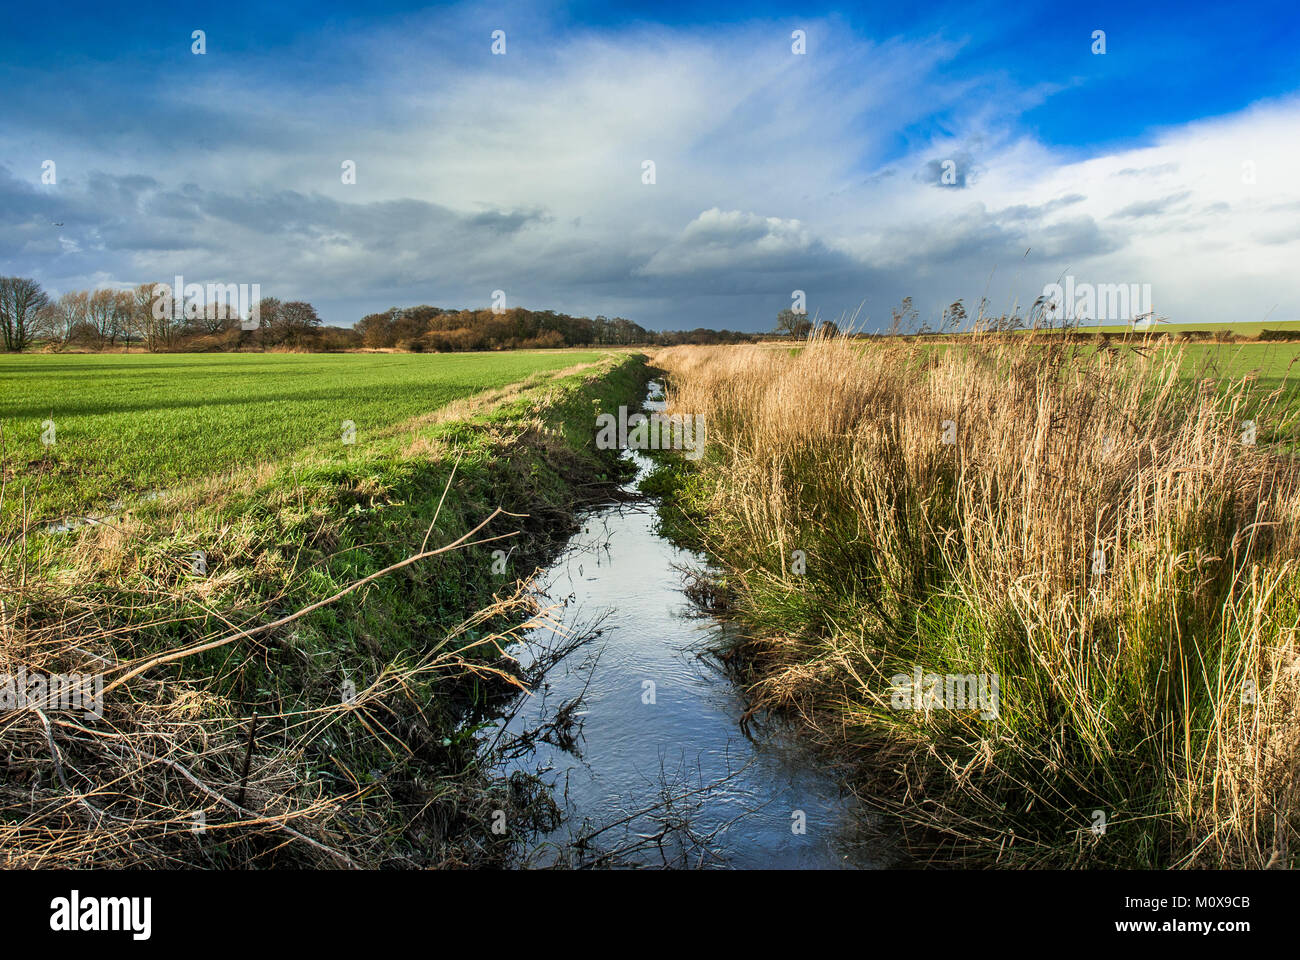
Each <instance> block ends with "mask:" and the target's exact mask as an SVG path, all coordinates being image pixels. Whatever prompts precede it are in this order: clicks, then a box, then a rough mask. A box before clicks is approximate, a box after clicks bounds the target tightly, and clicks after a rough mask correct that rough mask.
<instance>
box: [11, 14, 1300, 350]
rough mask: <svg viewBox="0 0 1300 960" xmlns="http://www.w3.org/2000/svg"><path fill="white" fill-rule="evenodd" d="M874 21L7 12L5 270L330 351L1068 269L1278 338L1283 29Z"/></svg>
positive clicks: (1241, 20) (827, 300)
mask: <svg viewBox="0 0 1300 960" xmlns="http://www.w3.org/2000/svg"><path fill="white" fill-rule="evenodd" d="M268 6H270V5H268ZM872 6H873V7H878V8H879V9H854V8H848V7H842V8H838V9H837V8H817V7H815V6H809V5H794V4H788V5H775V4H766V3H763V2H757V3H755V2H747V3H744V4H737V5H735V6H734V7H732V6H726V5H719V4H716V3H708V2H700V3H689V4H688V3H680V4H678V3H672V2H668V3H662V2H661V3H653V4H652V3H639V4H638V3H632V4H621V5H620V6H619V7H618V8H617V9H613V8H610V7H605V6H596V5H587V4H583V3H578V4H572V3H571V4H564V5H559V4H555V5H551V4H540V3H506V4H499V3H491V4H482V3H478V4H457V5H447V6H435V7H419V6H415V5H411V4H405V3H400V2H394V0H368V2H366V3H360V4H358V3H351V2H349V3H336V2H333V0H313V2H310V3H306V2H287V3H277V4H275V5H273V9H259V8H257V7H254V6H251V5H249V6H244V5H241V4H239V3H235V2H232V3H223V4H203V5H194V6H192V7H191V6H187V5H185V4H169V5H168V6H167V7H166V9H159V10H157V11H148V10H144V9H142V8H141V6H140V5H138V4H131V5H121V6H118V5H116V4H111V3H110V4H105V3H85V4H84V5H83V4H81V3H79V2H69V3H60V4H21V5H20V4H7V5H5V7H4V11H3V13H0V50H2V51H3V55H2V56H0V82H3V85H4V91H5V93H4V97H3V99H2V100H0V273H4V274H19V275H26V276H34V277H36V278H38V279H39V280H41V281H42V282H43V283H44V284H45V285H46V287H47V288H48V289H50V290H52V291H53V292H55V293H61V292H63V291H66V290H68V289H74V288H83V287H89V286H102V285H119V284H120V285H125V284H134V283H138V282H143V281H156V280H167V279H170V278H171V277H172V276H174V275H176V274H182V275H184V276H185V278H186V280H187V281H189V282H201V283H202V282H230V283H241V282H242V283H260V284H261V287H262V292H263V294H265V295H275V296H279V297H281V298H283V299H308V300H311V301H312V302H313V303H315V304H316V306H317V307H318V308H319V310H320V312H321V315H322V316H323V317H324V318H325V320H326V322H329V323H334V324H351V323H352V322H354V321H355V320H357V319H359V318H360V317H361V316H362V315H363V314H365V313H367V312H370V311H373V310H379V309H385V308H387V307H390V306H395V305H405V304H414V303H431V304H436V305H442V306H457V307H458V306H467V307H486V306H489V305H490V303H491V300H492V294H493V291H494V290H503V291H505V293H506V298H507V305H508V306H517V305H522V306H528V307H534V308H539V309H544V308H554V309H558V310H562V311H565V312H569V313H575V314H587V315H595V314H606V315H609V316H613V315H621V316H626V317H628V318H630V319H632V320H635V321H637V322H640V323H642V324H643V325H645V326H647V327H651V328H656V329H672V328H689V327H695V326H712V327H724V326H725V327H730V328H733V329H743V330H764V329H770V328H771V327H772V324H773V321H774V318H775V316H776V314H777V312H778V311H780V310H781V309H783V308H786V307H789V306H790V305H791V298H792V291H795V290H802V291H805V293H806V298H807V307H808V309H809V311H810V312H811V313H815V314H818V315H820V316H821V317H823V318H827V319H836V320H838V319H840V318H841V317H842V316H846V315H853V314H854V313H856V312H858V311H859V309H860V311H861V312H860V314H859V318H858V324H859V325H860V326H863V327H866V328H872V327H875V326H877V325H879V324H881V323H887V322H888V318H889V312H890V308H891V307H892V306H894V305H895V304H896V303H897V302H898V301H899V300H900V299H901V298H902V297H903V296H908V295H910V296H912V297H913V299H914V301H915V303H916V305H917V307H918V308H919V309H920V310H921V313H922V316H923V318H929V317H932V316H935V315H937V313H938V311H939V310H940V309H941V308H942V307H943V306H944V305H946V304H948V303H950V302H952V301H954V300H956V299H958V298H961V299H963V300H964V301H965V302H966V304H967V307H968V309H970V310H971V312H974V309H975V307H976V306H977V305H978V304H979V302H980V300H981V299H982V298H987V301H988V303H989V305H990V309H991V310H992V311H993V312H995V313H1000V312H1004V311H1005V310H1007V309H1009V308H1011V307H1012V306H1013V305H1014V304H1015V303H1017V302H1018V303H1020V304H1021V305H1024V304H1027V303H1029V302H1031V301H1032V300H1033V298H1034V297H1035V296H1036V295H1037V294H1039V293H1041V291H1042V289H1043V286H1044V285H1045V284H1048V283H1052V282H1054V281H1057V280H1058V279H1060V278H1062V277H1064V276H1066V275H1072V276H1074V277H1075V278H1076V280H1077V281H1078V282H1080V283H1085V282H1090V283H1149V284H1151V287H1152V292H1153V297H1154V305H1155V307H1156V308H1157V311H1158V312H1159V313H1161V314H1162V315H1166V316H1169V317H1170V318H1171V319H1174V320H1184V321H1200V322H1207V321H1215V320H1261V319H1264V318H1266V317H1267V318H1271V319H1286V320H1291V319H1300V12H1298V11H1297V8H1296V6H1295V2H1294V0H1286V2H1279V3H1276V4H1268V3H1257V4H1250V5H1247V6H1245V7H1242V6H1235V7H1231V8H1222V7H1215V8H1214V9H1211V8H1210V7H1208V6H1206V7H1204V8H1202V9H1195V8H1193V9H1191V10H1187V9H1181V7H1183V6H1184V5H1181V4H1179V5H1173V4H1171V5H1169V6H1168V7H1165V8H1163V9H1162V8H1160V7H1159V6H1158V5H1156V6H1153V5H1151V4H1145V3H1144V4H1137V3H1133V2H1131V0H1126V2H1124V3H1115V4H1096V5H1090V6H1091V8H1090V9H1088V10H1083V9H1075V8H1073V7H1074V5H1071V6H1072V9H1070V10H1068V11H1061V10H1058V9H1055V8H1057V7H1059V6H1061V5H1060V4H1058V3H1041V4H1040V3H1033V2H1021V3H1014V4H1013V3H1005V4H996V5H995V4H985V3H979V2H970V0H963V2H957V3H943V2H939V3H924V4H904V3H891V4H878V5H875V4H873V5H872ZM1078 6H1079V7H1083V6H1089V5H1078ZM195 30H202V31H204V44H205V48H206V52H204V53H203V54H201V55H200V54H196V53H194V52H193V46H194V44H195V41H194V39H193V33H194V31H195ZM497 30H500V31H504V38H505V41H504V43H505V49H504V53H503V54H494V53H493V50H492V48H493V32H494V31H497ZM1097 30H1102V31H1104V32H1105V38H1104V42H1105V53H1104V54H1099V53H1094V52H1093V50H1094V47H1096V46H1097V41H1095V40H1094V37H1093V34H1094V31H1097ZM795 31H802V32H803V33H802V36H803V37H804V38H806V39H805V40H804V49H805V52H804V53H797V52H795V49H794V48H795V47H796V46H797V45H798V41H797V40H796V39H795V38H794V36H793V35H794V34H795ZM499 48H500V44H498V49H499ZM47 161H53V168H52V170H53V179H54V180H55V182H53V183H49V182H43V173H44V179H46V180H48V179H50V177H49V171H50V170H51V167H50V164H49V163H48V162H47ZM346 161H352V162H353V163H354V164H355V183H345V182H343V181H344V179H345V177H344V173H343V171H344V164H345V162H346ZM646 161H651V162H653V165H654V166H653V173H654V176H653V181H654V182H653V183H647V182H645V181H646V180H647V179H648V174H647V168H646Z"/></svg>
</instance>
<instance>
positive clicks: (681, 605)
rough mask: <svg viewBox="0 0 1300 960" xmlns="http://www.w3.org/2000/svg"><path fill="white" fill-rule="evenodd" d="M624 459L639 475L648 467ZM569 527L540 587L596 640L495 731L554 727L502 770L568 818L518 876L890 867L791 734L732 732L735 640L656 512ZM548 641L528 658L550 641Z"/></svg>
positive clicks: (621, 508)
mask: <svg viewBox="0 0 1300 960" xmlns="http://www.w3.org/2000/svg"><path fill="white" fill-rule="evenodd" d="M654 390H655V386H654V385H652V397H653V396H654V392H653V391H654ZM646 408H647V410H655V409H661V408H662V401H658V402H656V401H655V400H653V399H652V400H649V401H647V402H646ZM625 456H628V457H631V458H634V460H635V461H636V465H637V467H638V474H639V476H640V475H643V474H644V473H645V471H646V470H648V469H649V466H650V464H649V461H648V460H646V458H644V457H642V456H641V455H639V454H637V453H633V452H628V453H626V454H625ZM638 478H639V477H638ZM635 483H636V481H633V482H632V483H631V484H629V485H628V487H627V489H628V490H631V489H634V488H635ZM579 520H580V522H581V526H580V530H579V532H578V533H577V534H575V536H574V538H573V540H572V541H571V543H570V544H569V547H568V549H567V551H566V552H565V553H564V554H563V555H562V556H561V557H560V558H559V560H557V561H556V562H555V563H554V564H553V565H552V566H551V567H550V569H549V570H547V571H546V572H545V574H544V576H543V578H542V580H541V582H540V585H539V589H540V591H541V593H542V599H543V601H544V602H547V603H550V604H553V605H554V613H553V616H554V618H555V619H556V620H557V621H558V622H559V626H560V635H564V634H568V635H572V636H577V635H582V634H585V633H592V632H594V633H595V636H594V638H593V639H592V640H590V641H589V642H587V643H586V644H584V645H582V646H580V647H578V648H576V649H575V650H574V651H573V652H571V653H569V654H568V655H567V656H566V657H564V658H563V659H561V660H560V661H559V662H558V663H556V664H555V665H554V666H552V667H551V668H550V669H549V670H548V671H547V673H546V675H545V679H544V680H543V681H542V682H541V683H540V684H539V685H538V687H537V688H536V689H535V690H534V691H533V692H532V694H531V695H529V696H527V697H525V698H524V699H523V700H522V701H521V702H520V704H519V705H518V710H517V712H516V713H515V714H514V715H513V716H512V717H510V718H509V720H508V721H503V723H504V724H505V726H506V730H505V731H504V732H505V733H506V734H507V735H508V736H517V735H519V734H521V733H524V732H525V731H528V730H536V729H546V728H547V727H548V724H549V725H550V726H549V730H550V732H549V733H548V734H547V735H546V736H545V737H544V738H537V739H532V738H529V739H528V740H527V741H526V742H527V743H528V744H529V747H528V749H527V750H526V751H525V752H524V753H523V754H522V755H520V756H517V757H515V758H514V759H512V760H511V761H510V765H511V766H513V767H515V768H517V769H519V770H524V771H528V772H537V771H539V770H540V771H541V772H542V775H543V777H544V779H545V780H546V781H547V782H548V783H551V784H552V785H553V787H554V795H555V798H556V801H557V802H558V803H559V804H560V806H561V808H562V809H563V811H564V814H565V819H564V822H563V823H562V824H561V825H560V826H559V827H558V829H556V830H554V831H552V832H550V833H547V834H544V835H541V836H536V837H534V838H533V840H532V842H531V845H530V849H529V852H528V854H527V856H526V857H525V859H524V862H523V863H522V864H521V866H525V867H545V866H553V865H571V866H578V865H587V866H591V865H595V866H605V865H608V866H665V865H666V866H675V867H722V868H727V867H731V868H813V869H834V868H844V867H853V868H863V867H883V866H889V865H891V863H892V862H893V858H892V857H891V855H890V852H889V851H888V850H887V849H886V848H885V845H884V844H883V843H882V842H880V841H879V840H876V841H868V840H866V839H864V838H865V837H866V836H867V834H868V833H874V832H872V831H864V830H863V826H864V824H866V823H867V822H868V821H867V820H866V819H865V817H864V816H863V815H862V813H861V812H860V811H859V810H858V809H856V807H855V805H854V803H853V802H852V801H851V800H850V799H849V798H848V797H846V795H845V794H844V793H843V791H842V790H841V789H840V787H839V785H838V783H837V780H836V777H835V776H834V775H833V773H832V772H831V771H829V770H826V769H825V768H824V765H823V764H822V763H820V762H819V760H818V758H817V757H816V756H814V755H813V754H812V752H811V751H810V750H809V749H808V748H807V747H805V746H803V745H801V744H800V742H799V741H798V739H797V738H796V737H795V736H793V735H792V734H791V733H790V731H788V730H787V729H785V728H784V727H783V725H782V724H781V723H780V722H778V721H775V720H773V719H771V718H766V719H763V718H759V719H758V722H754V723H750V724H747V725H746V727H745V729H744V730H742V723H741V718H742V716H743V715H744V713H745V710H746V704H745V702H744V701H743V699H742V697H741V696H740V691H739V690H738V689H737V688H736V686H735V685H734V684H733V683H732V682H731V680H730V679H729V678H728V677H727V675H726V673H725V672H724V671H723V669H722V668H721V666H720V665H719V663H718V661H717V660H716V659H715V658H714V657H712V656H711V655H710V651H711V650H713V649H717V648H718V647H719V646H720V645H723V644H724V643H725V640H726V631H728V630H730V629H734V628H733V627H731V626H730V625H728V624H727V623H725V622H721V621H719V620H716V619H713V618H709V617H703V616H701V615H700V613H699V611H698V610H697V609H695V608H693V606H692V604H691V603H690V601H689V600H688V599H687V598H686V596H685V595H684V594H683V592H682V588H683V569H684V568H692V567H693V568H697V569H698V568H700V567H702V566H703V565H704V562H705V561H704V558H703V557H702V556H700V555H698V554H695V553H693V552H691V551H689V550H683V549H680V548H679V547H676V546H674V545H673V544H672V543H670V542H669V541H668V540H666V539H665V538H663V537H662V536H660V535H659V534H658V532H657V531H656V516H655V505H654V503H653V502H646V501H641V502H635V503H611V504H609V505H606V506H603V507H599V508H597V509H594V510H591V511H588V512H587V513H585V514H583V515H582V516H580V517H579ZM546 632H547V633H548V634H549V637H542V636H537V637H535V638H534V644H533V645H529V648H530V650H532V654H531V655H533V656H536V655H537V650H538V649H539V648H541V647H545V646H547V645H552V646H553V645H554V643H555V642H556V640H555V637H556V636H557V635H556V634H555V633H553V632H551V631H549V630H548V631H546ZM525 663H527V655H526V657H525ZM557 718H558V720H559V721H560V722H559V723H557ZM877 836H878V835H877Z"/></svg>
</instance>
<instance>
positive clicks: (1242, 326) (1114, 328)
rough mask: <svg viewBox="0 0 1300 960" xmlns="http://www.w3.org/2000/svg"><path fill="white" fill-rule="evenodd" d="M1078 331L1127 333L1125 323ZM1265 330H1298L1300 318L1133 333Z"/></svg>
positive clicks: (1254, 333)
mask: <svg viewBox="0 0 1300 960" xmlns="http://www.w3.org/2000/svg"><path fill="white" fill-rule="evenodd" d="M1078 330H1079V333H1128V332H1129V325H1128V324H1127V323H1102V324H1093V325H1087V326H1080V327H1079V328H1078ZM1265 330H1277V331H1282V332H1289V333H1296V332H1300V320H1262V321H1250V322H1245V321H1225V322H1222V323H1159V324H1156V325H1155V326H1154V327H1151V328H1150V329H1149V330H1137V331H1135V333H1137V334H1138V335H1141V334H1143V333H1147V332H1150V333H1168V334H1171V335H1173V334H1179V333H1195V332H1196V331H1203V332H1206V333H1233V334H1236V335H1237V336H1239V337H1258V336H1259V335H1260V334H1261V333H1262V332H1263V331H1265Z"/></svg>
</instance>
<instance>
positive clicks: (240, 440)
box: [0, 351, 599, 520]
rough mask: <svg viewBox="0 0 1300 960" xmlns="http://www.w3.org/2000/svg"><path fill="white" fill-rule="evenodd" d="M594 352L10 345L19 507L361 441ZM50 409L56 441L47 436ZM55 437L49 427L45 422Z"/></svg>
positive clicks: (0, 377)
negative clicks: (208, 350)
mask: <svg viewBox="0 0 1300 960" xmlns="http://www.w3.org/2000/svg"><path fill="white" fill-rule="evenodd" d="M598 356H599V355H598V354H597V353H594V352H581V353H580V352H569V351H535V352H510V353H479V354H175V355H157V354H155V355H140V354H136V355H129V356H118V355H110V354H82V355H20V356H5V357H0V431H2V432H3V439H4V447H5V470H6V478H7V480H8V482H9V484H10V491H9V495H8V497H7V498H6V502H7V506H8V509H11V510H12V509H15V508H16V505H17V504H19V503H21V491H22V489H23V488H24V487H26V488H27V493H28V503H29V507H30V509H31V511H32V516H33V517H34V518H35V519H43V520H51V519H55V518H59V517H63V516H76V515H81V514H85V513H90V512H93V511H96V510H102V509H105V508H107V507H108V506H109V505H110V504H112V503H114V502H115V501H118V500H124V501H128V502H129V501H130V499H131V497H132V496H133V495H138V494H142V493H146V492H148V491H151V490H156V489H159V488H166V487H169V486H170V485H172V484H174V483H176V482H178V481H181V480H187V479H191V478H196V477H202V476H209V475H212V474H216V473H220V472H223V471H226V470H229V469H231V468H235V467H246V466H248V465H250V464H255V463H266V462H274V461H279V460H281V459H283V458H285V457H287V456H289V455H293V454H301V453H304V452H306V451H307V450H309V449H314V450H326V449H333V450H334V452H336V453H338V454H343V453H347V452H349V451H348V450H347V448H346V446H345V445H344V443H343V437H344V426H343V425H344V421H350V422H351V423H352V424H353V425H354V429H355V434H354V440H355V443H354V444H353V445H352V446H353V448H354V449H353V452H355V449H363V448H364V447H365V445H366V444H367V443H369V442H371V441H373V440H374V439H376V438H377V437H379V436H381V435H383V434H384V433H385V432H386V431H388V430H390V429H391V428H392V427H393V426H394V425H395V424H397V423H400V422H401V421H403V420H407V419H409V418H412V417H416V416H418V415H421V414H426V413H429V412H431V411H434V410H437V409H439V408H441V407H444V406H445V405H447V404H449V403H452V402H453V401H456V400H461V399H464V398H466V397H471V396H474V395H476V394H481V393H484V392H486V391H490V390H494V389H499V388H503V387H506V386H508V385H511V384H515V383H518V382H521V381H524V380H527V379H528V378H529V377H530V376H534V375H538V374H546V373H551V372H554V371H557V370H561V369H564V368H567V367H573V366H576V365H578V364H584V363H592V362H593V361H595V360H596V359H597V358H598ZM47 421H52V422H53V424H54V433H53V439H54V443H53V444H51V445H48V446H47V445H45V444H44V443H43V442H42V434H43V433H46V426H47V423H46V422H47ZM46 436H47V438H48V436H49V434H48V433H46Z"/></svg>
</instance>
